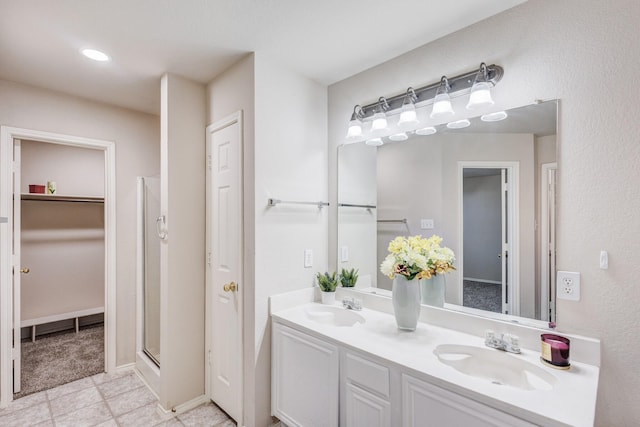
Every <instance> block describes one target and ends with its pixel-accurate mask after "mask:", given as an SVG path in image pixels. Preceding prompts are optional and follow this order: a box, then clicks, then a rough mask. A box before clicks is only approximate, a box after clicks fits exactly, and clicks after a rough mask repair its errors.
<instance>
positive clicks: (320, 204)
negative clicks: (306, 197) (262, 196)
mask: <svg viewBox="0 0 640 427" xmlns="http://www.w3.org/2000/svg"><path fill="white" fill-rule="evenodd" d="M281 203H282V204H286V205H313V206H317V207H318V208H322V207H323V206H329V202H298V201H293V200H280V199H269V200H268V201H267V205H268V206H276V205H279V204H281Z"/></svg>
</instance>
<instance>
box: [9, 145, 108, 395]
mask: <svg viewBox="0 0 640 427" xmlns="http://www.w3.org/2000/svg"><path fill="white" fill-rule="evenodd" d="M16 144H17V146H19V149H18V150H17V151H16V152H17V153H19V155H18V156H19V157H17V160H18V163H19V165H20V193H21V194H20V197H19V203H20V206H19V210H20V224H14V232H16V231H19V233H20V265H21V270H20V272H15V273H14V274H19V275H20V287H19V289H20V292H19V301H20V305H19V307H20V319H21V323H20V327H21V330H20V338H21V351H20V353H21V358H20V359H21V360H20V371H19V373H17V372H15V369H14V391H18V390H19V392H17V393H16V394H15V395H14V397H16V398H17V397H22V396H25V395H28V394H31V393H35V392H37V391H40V390H44V389H48V388H52V387H55V386H58V385H61V384H64V383H67V382H70V381H74V380H77V379H79V378H83V377H87V376H91V375H94V374H96V373H99V372H103V371H104V367H105V362H104V349H105V336H104V307H105V220H104V219H105V212H104V188H105V186H104V179H105V173H104V168H105V154H104V151H102V150H94V149H88V148H81V147H76V146H69V145H61V144H53V143H46V142H38V141H25V140H23V141H20V142H16ZM17 202H18V196H17V194H16V197H15V198H14V203H17ZM16 380H18V381H17V382H18V384H17V385H18V387H16Z"/></svg>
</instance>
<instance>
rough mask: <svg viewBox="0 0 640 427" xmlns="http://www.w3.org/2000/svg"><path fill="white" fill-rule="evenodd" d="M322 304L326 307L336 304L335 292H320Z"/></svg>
mask: <svg viewBox="0 0 640 427" xmlns="http://www.w3.org/2000/svg"><path fill="white" fill-rule="evenodd" d="M320 294H322V303H323V304H327V305H333V304H335V303H336V293H335V292H322V291H320Z"/></svg>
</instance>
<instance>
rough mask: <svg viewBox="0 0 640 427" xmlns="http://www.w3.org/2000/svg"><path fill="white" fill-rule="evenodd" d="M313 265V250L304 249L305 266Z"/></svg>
mask: <svg viewBox="0 0 640 427" xmlns="http://www.w3.org/2000/svg"><path fill="white" fill-rule="evenodd" d="M311 267H313V250H312V249H305V250H304V268H311Z"/></svg>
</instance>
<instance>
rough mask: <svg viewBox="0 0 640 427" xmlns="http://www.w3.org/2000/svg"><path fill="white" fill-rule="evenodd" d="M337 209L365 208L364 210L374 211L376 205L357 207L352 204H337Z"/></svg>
mask: <svg viewBox="0 0 640 427" xmlns="http://www.w3.org/2000/svg"><path fill="white" fill-rule="evenodd" d="M338 207H340V208H365V209H375V208H376V205H357V204H352V203H338Z"/></svg>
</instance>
